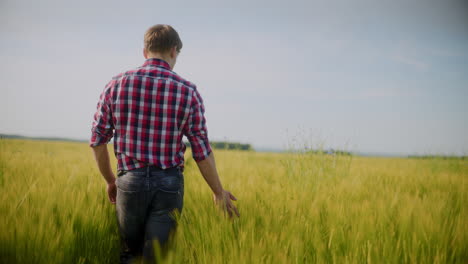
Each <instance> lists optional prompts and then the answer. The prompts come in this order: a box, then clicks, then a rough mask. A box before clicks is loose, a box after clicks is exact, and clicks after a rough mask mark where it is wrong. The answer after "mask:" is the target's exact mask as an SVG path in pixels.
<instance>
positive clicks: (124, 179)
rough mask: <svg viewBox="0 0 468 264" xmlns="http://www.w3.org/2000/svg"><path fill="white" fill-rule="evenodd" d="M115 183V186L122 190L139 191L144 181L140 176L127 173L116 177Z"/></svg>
mask: <svg viewBox="0 0 468 264" xmlns="http://www.w3.org/2000/svg"><path fill="white" fill-rule="evenodd" d="M116 185H117V188H119V189H120V190H121V191H124V192H139V191H141V190H142V189H143V187H144V186H143V185H144V182H143V179H142V178H140V177H135V176H132V175H130V174H129V173H127V174H125V175H123V176H121V177H118V178H117V180H116Z"/></svg>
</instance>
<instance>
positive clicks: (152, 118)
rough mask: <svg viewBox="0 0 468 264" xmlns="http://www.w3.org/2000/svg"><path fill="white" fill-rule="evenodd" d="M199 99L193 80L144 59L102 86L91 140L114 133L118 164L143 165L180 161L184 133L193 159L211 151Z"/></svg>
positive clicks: (92, 143) (169, 164)
mask: <svg viewBox="0 0 468 264" xmlns="http://www.w3.org/2000/svg"><path fill="white" fill-rule="evenodd" d="M204 112H205V108H204V106H203V100H202V98H201V96H200V94H199V93H198V91H197V89H196V86H195V84H193V83H191V82H189V81H186V80H184V79H182V78H181V77H180V76H179V75H177V74H176V73H175V72H173V71H171V70H170V66H169V64H168V63H167V62H165V61H163V60H160V59H154V58H151V59H148V60H146V61H145V63H144V64H143V66H141V67H139V68H136V69H134V70H130V71H127V72H125V73H122V74H119V75H117V76H115V77H114V78H112V80H111V81H110V82H109V83H108V84H107V85H106V87H105V89H104V91H103V92H102V94H101V96H100V99H99V102H98V103H97V111H96V114H95V115H94V122H93V124H92V129H91V132H92V134H91V140H90V146H97V145H100V144H106V143H108V142H109V141H110V139H111V138H112V137H114V151H115V156H116V158H117V161H118V170H132V169H137V168H141V167H144V166H147V165H155V166H157V167H160V168H163V169H166V168H170V167H176V166H183V164H184V153H185V148H186V147H185V144H184V143H183V142H182V137H183V136H184V135H185V136H186V137H187V138H188V140H189V142H190V145H191V148H192V156H193V158H194V159H195V160H196V161H201V160H204V159H205V158H206V157H207V156H208V155H209V154H210V153H211V147H210V144H209V141H208V134H207V128H206V124H205V117H204Z"/></svg>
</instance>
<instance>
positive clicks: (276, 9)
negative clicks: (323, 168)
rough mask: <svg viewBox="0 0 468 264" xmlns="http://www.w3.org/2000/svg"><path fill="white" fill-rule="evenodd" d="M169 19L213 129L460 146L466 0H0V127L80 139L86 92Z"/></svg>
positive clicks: (272, 143) (277, 139)
mask: <svg viewBox="0 0 468 264" xmlns="http://www.w3.org/2000/svg"><path fill="white" fill-rule="evenodd" d="M154 24H171V25H173V26H174V27H175V29H176V30H177V31H178V32H179V34H180V36H181V38H182V41H183V43H184V47H183V49H182V53H181V55H180V56H179V61H178V63H177V65H176V67H175V71H176V72H177V73H179V74H180V75H181V76H183V77H185V78H186V79H189V80H191V81H193V82H194V83H196V84H197V86H198V87H199V90H200V92H201V94H202V96H203V98H204V100H205V105H206V110H207V112H206V117H207V124H208V128H209V136H210V138H211V139H212V140H231V141H240V142H245V143H252V144H253V145H254V147H257V148H262V147H263V148H265V147H268V148H279V149H281V148H284V147H285V146H287V145H288V144H296V143H297V142H299V143H303V144H304V143H305V144H309V145H318V144H323V145H324V146H325V147H335V148H337V147H338V148H347V149H349V150H353V151H360V152H377V153H389V154H415V153H419V154H428V153H443V154H468V117H467V116H468V115H467V114H468V103H467V102H468V4H466V1H462V0H460V1H450V0H449V1H432V0H408V1H407V0H405V1H403V0H397V1H390V0H388V1H387V0H386V1H371V0H365V1H364V0H363V1H351V0H349V1H230V2H226V3H222V1H50V0H49V1H18V0H16V1H5V0H2V1H1V2H0V30H1V41H0V57H1V64H0V80H1V82H2V86H1V88H0V89H1V91H2V96H1V97H0V111H1V116H0V133H14V134H22V135H27V136H56V137H69V138H77V139H87V138H88V137H89V135H90V126H91V121H92V116H93V113H94V111H95V106H96V102H97V99H98V96H99V94H100V92H101V91H102V89H103V88H104V85H105V84H106V83H107V81H108V80H109V79H110V78H111V77H112V76H114V75H115V74H117V73H119V72H122V71H125V70H128V69H130V68H133V67H136V66H139V65H141V64H142V63H143V61H144V59H143V57H142V51H141V50H142V47H143V43H142V39H143V34H144V31H145V30H146V29H147V28H148V27H149V26H151V25H154Z"/></svg>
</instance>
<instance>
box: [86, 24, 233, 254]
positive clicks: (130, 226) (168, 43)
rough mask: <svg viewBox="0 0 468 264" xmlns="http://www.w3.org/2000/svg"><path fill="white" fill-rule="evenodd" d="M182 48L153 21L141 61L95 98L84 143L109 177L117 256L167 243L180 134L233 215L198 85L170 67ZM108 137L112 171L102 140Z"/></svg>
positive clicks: (177, 204)
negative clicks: (111, 144)
mask: <svg viewBox="0 0 468 264" xmlns="http://www.w3.org/2000/svg"><path fill="white" fill-rule="evenodd" d="M181 48H182V41H181V40H180V38H179V35H178V33H177V32H176V31H175V30H174V29H173V28H172V27H171V26H169V25H155V26H153V27H151V28H149V29H148V30H147V31H146V33H145V37H144V49H143V55H144V57H145V59H146V61H145V63H144V64H143V66H141V67H139V68H136V69H134V70H130V71H127V72H125V73H122V74H119V75H117V76H115V77H114V78H113V79H112V80H111V81H110V82H109V83H108V84H107V85H106V87H105V89H104V91H103V92H102V94H101V96H100V99H99V102H98V104H97V111H96V114H95V115H94V122H93V125H92V129H91V131H92V136H91V140H90V146H91V147H92V148H93V152H94V156H95V159H96V162H97V164H98V167H99V170H100V172H101V174H102V176H103V177H104V179H105V180H106V182H107V193H108V196H109V200H110V202H111V203H113V204H116V213H117V219H118V225H119V230H120V235H121V241H122V250H121V254H120V258H121V262H122V263H126V262H127V261H131V260H132V259H135V257H137V256H140V255H143V256H144V258H145V259H147V260H152V259H154V253H153V248H154V247H153V246H154V245H153V241H157V244H159V245H161V246H165V245H166V244H167V242H168V239H169V235H170V233H171V232H172V231H173V230H174V229H175V226H176V223H175V220H174V215H173V214H174V213H175V212H179V213H180V212H181V211H182V205H183V194H184V183H183V174H182V172H183V165H184V153H185V148H186V147H185V144H184V143H183V142H182V137H183V136H186V137H187V138H188V140H189V142H190V145H191V148H192V156H193V158H194V160H195V161H196V162H197V165H198V168H199V170H200V172H201V174H202V175H203V177H204V179H205V180H206V182H207V184H208V185H209V186H210V188H211V190H212V191H213V197H214V201H215V204H217V205H220V206H221V207H222V208H223V209H224V210H225V212H227V213H228V214H229V216H233V214H236V215H237V216H239V212H238V210H237V208H236V207H235V206H234V205H233V204H232V202H231V200H236V198H235V197H234V196H233V195H232V194H231V193H230V192H228V191H226V190H224V189H223V187H222V185H221V182H220V179H219V177H218V173H217V170H216V165H215V159H214V156H213V152H212V150H211V147H210V144H209V141H208V136H207V128H206V122H205V117H204V111H205V110H204V106H203V100H202V98H201V96H200V94H199V92H198V91H197V89H196V86H195V85H194V84H193V83H191V82H189V81H186V80H184V79H183V78H181V77H180V76H179V75H177V74H176V73H175V72H173V71H172V69H173V68H174V65H175V64H176V61H177V57H178V55H179V53H180V50H181ZM112 137H114V152H115V156H116V158H117V161H118V168H117V170H118V177H117V179H116V177H115V176H114V173H113V172H112V169H111V165H110V162H109V153H108V150H107V145H106V143H108V142H109V140H110V139H111V138H112Z"/></svg>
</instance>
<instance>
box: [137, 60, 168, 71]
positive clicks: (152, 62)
mask: <svg viewBox="0 0 468 264" xmlns="http://www.w3.org/2000/svg"><path fill="white" fill-rule="evenodd" d="M145 66H156V67H161V68H164V69H167V70H171V66H170V65H169V63H167V62H166V61H165V60H161V59H157V58H149V59H147V60H146V61H145V63H144V64H143V67H145Z"/></svg>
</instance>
